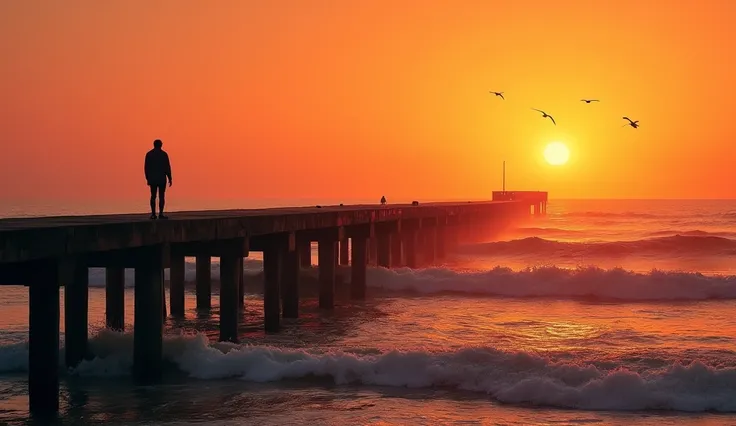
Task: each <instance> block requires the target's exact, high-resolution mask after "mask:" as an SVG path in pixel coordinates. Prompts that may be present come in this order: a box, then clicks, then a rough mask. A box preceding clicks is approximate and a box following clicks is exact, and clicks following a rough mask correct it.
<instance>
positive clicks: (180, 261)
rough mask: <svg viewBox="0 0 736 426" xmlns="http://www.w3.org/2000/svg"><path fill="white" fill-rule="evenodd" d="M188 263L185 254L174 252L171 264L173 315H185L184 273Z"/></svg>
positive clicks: (170, 291) (170, 280) (170, 289)
mask: <svg viewBox="0 0 736 426" xmlns="http://www.w3.org/2000/svg"><path fill="white" fill-rule="evenodd" d="M185 267H186V264H185V262H184V255H183V254H172V255H171V264H170V266H169V268H170V269H169V297H170V298H171V302H170V305H171V315H172V316H174V317H183V316H184V310H185V307H184V305H185V303H184V273H185Z"/></svg>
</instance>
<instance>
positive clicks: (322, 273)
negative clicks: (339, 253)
mask: <svg viewBox="0 0 736 426" xmlns="http://www.w3.org/2000/svg"><path fill="white" fill-rule="evenodd" d="M336 245H337V242H336V241H334V240H333V239H330V238H324V239H321V240H320V241H319V243H318V246H317V250H318V258H319V265H318V266H319V307H320V309H334V307H335V266H336V265H335V250H336Z"/></svg>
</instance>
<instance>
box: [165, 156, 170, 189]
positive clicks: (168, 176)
mask: <svg viewBox="0 0 736 426" xmlns="http://www.w3.org/2000/svg"><path fill="white" fill-rule="evenodd" d="M166 177H167V178H169V186H171V162H170V161H169V154H166Z"/></svg>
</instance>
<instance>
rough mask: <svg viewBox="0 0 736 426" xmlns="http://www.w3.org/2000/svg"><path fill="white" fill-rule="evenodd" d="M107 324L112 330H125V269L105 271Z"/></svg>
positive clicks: (113, 268) (112, 268)
mask: <svg viewBox="0 0 736 426" xmlns="http://www.w3.org/2000/svg"><path fill="white" fill-rule="evenodd" d="M105 324H106V325H107V328H109V329H110V330H115V331H124V330H125V268H121V267H108V268H106V269H105Z"/></svg>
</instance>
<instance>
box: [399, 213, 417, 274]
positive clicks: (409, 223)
mask: <svg viewBox="0 0 736 426" xmlns="http://www.w3.org/2000/svg"><path fill="white" fill-rule="evenodd" d="M421 225H422V222H421V220H418V219H414V220H403V221H402V222H401V242H402V248H403V252H404V263H405V264H406V266H407V267H409V268H412V269H416V268H418V267H419V259H418V255H417V250H418V241H417V239H418V234H419V231H420V229H421Z"/></svg>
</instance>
